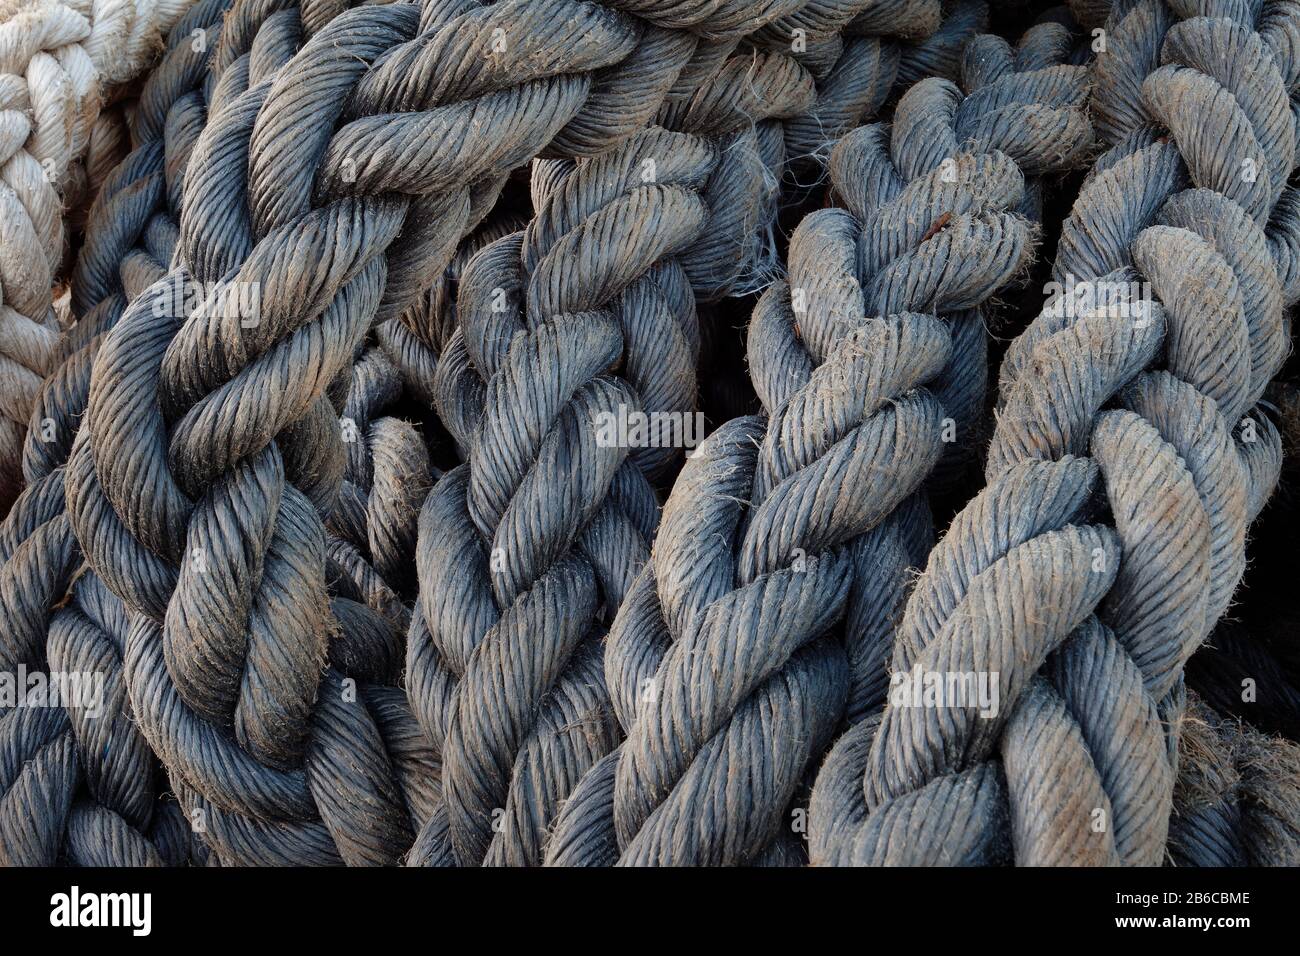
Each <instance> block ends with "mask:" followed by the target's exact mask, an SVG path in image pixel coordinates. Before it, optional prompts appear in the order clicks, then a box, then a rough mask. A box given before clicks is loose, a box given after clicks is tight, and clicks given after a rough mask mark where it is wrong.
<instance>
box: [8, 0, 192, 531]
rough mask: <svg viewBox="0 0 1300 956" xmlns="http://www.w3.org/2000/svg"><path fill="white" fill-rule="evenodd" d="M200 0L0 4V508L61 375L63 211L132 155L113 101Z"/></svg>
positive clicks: (14, 489) (20, 0) (11, 493)
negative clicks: (40, 409) (38, 407)
mask: <svg viewBox="0 0 1300 956" xmlns="http://www.w3.org/2000/svg"><path fill="white" fill-rule="evenodd" d="M192 3H193V0H140V2H131V3H121V2H115V0H95V2H91V0H82V2H76V3H73V2H69V3H63V2H59V0H6V2H5V4H3V6H0V288H2V289H3V297H0V513H3V512H4V511H7V510H8V508H9V506H10V505H11V504H12V502H13V499H14V498H15V497H16V496H17V494H18V492H19V490H20V489H21V487H22V483H21V478H22V476H21V475H20V473H19V470H18V463H19V460H20V449H21V446H22V442H23V429H24V426H25V425H26V424H27V419H28V417H29V416H30V414H31V411H32V408H33V405H34V401H35V397H36V393H37V391H38V390H39V389H40V386H41V381H42V379H44V378H45V377H46V376H47V375H48V374H49V373H50V372H51V371H53V365H54V353H55V348H56V345H55V343H56V341H57V339H58V335H59V332H60V324H59V322H58V319H57V318H56V315H55V310H54V304H55V297H54V295H53V294H52V293H53V290H54V287H55V283H56V281H58V280H59V279H60V278H62V277H63V276H64V275H65V273H64V272H63V266H64V260H65V255H66V252H67V247H68V236H67V234H66V229H65V225H64V218H65V216H66V215H68V214H69V212H73V213H75V212H76V211H77V210H80V209H82V208H84V207H85V206H87V205H89V199H88V197H93V195H94V194H95V193H96V192H97V191H98V190H99V188H100V187H101V185H102V183H103V181H104V180H105V178H106V177H107V176H108V175H109V172H110V170H111V169H112V167H113V166H114V165H115V164H116V163H117V161H118V160H119V159H121V158H122V154H123V153H125V151H126V149H125V146H126V143H127V141H128V139H129V134H128V132H127V130H126V129H125V128H124V125H123V123H124V113H123V110H122V108H121V107H118V106H113V107H112V108H111V109H110V108H108V107H110V106H111V104H112V101H113V99H114V98H115V97H117V96H119V91H120V90H121V88H122V87H123V85H124V84H125V83H127V82H128V81H130V80H132V79H134V78H135V77H137V76H139V75H140V74H141V73H142V72H144V70H145V69H146V68H147V67H149V66H150V65H151V64H152V63H153V62H154V60H155V59H156V57H157V54H158V52H159V51H160V50H161V48H162V45H163V37H165V36H167V35H168V32H169V31H170V30H171V29H172V27H173V26H174V25H175V24H176V23H177V21H178V20H180V19H181V17H182V16H183V15H184V13H185V12H186V10H188V9H189V7H190V6H191V5H192ZM180 36H181V34H179V31H178V33H177V38H178V39H179V38H180Z"/></svg>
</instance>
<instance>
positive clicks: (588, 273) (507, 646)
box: [407, 127, 717, 865]
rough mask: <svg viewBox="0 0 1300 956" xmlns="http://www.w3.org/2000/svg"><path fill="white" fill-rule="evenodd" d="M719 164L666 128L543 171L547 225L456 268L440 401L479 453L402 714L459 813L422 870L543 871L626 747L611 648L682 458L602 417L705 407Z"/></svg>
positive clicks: (429, 579)
mask: <svg viewBox="0 0 1300 956" xmlns="http://www.w3.org/2000/svg"><path fill="white" fill-rule="evenodd" d="M716 162H717V154H716V152H715V150H714V149H713V148H711V147H710V145H709V143H708V142H706V141H705V140H703V139H700V138H698V137H694V136H689V135H686V134H682V133H672V132H668V131H667V130H664V129H661V128H658V127H654V128H651V129H649V130H646V131H645V132H642V133H639V134H637V135H635V136H633V137H631V138H630V139H629V140H628V141H627V142H626V143H625V144H623V145H621V146H619V147H617V148H615V149H614V150H611V151H610V152H608V153H606V154H604V155H602V156H598V157H595V158H592V159H588V160H584V161H581V162H579V163H578V164H576V165H573V164H564V165H554V164H545V163H542V164H538V166H537V167H536V168H535V170H534V176H533V195H534V204H535V206H536V207H537V209H538V215H537V217H536V218H535V219H534V220H533V222H532V223H530V224H529V227H528V229H527V230H526V231H525V232H523V233H520V234H515V235H512V236H507V237H506V238H504V239H502V240H499V241H498V242H495V243H493V244H491V245H489V246H488V247H486V248H485V249H484V250H483V251H482V252H481V253H479V255H477V256H475V257H474V259H472V260H471V261H470V263H469V265H468V266H467V267H466V270H465V272H464V274H463V275H462V277H461V283H460V290H459V298H458V306H457V310H458V315H459V321H460V323H461V328H460V330H459V332H458V336H460V339H459V340H460V341H462V342H463V343H464V347H465V351H466V353H467V355H468V357H469V361H468V362H467V363H465V365H464V366H463V368H464V370H465V371H464V373H463V374H461V376H460V380H459V381H458V382H455V383H449V384H447V385H446V386H445V387H444V388H442V389H440V392H441V393H443V394H448V395H455V396H457V403H456V405H455V406H454V408H452V409H451V412H450V414H445V415H444V421H445V422H446V423H447V424H448V427H449V428H450V429H451V430H452V432H453V433H454V434H455V433H457V432H459V433H460V441H461V444H462V445H463V446H465V447H467V448H468V449H469V455H468V463H467V464H466V465H464V466H461V467H460V468H458V469H455V470H454V471H452V472H450V473H449V474H448V475H447V476H446V477H445V478H444V479H443V481H442V482H441V483H440V484H439V485H438V486H437V487H436V488H435V489H434V491H433V493H432V494H431V495H430V496H429V499H428V501H427V502H426V504H425V508H424V511H423V513H422V515H421V519H420V540H419V547H418V550H417V564H418V567H419V572H420V606H419V609H418V611H417V614H416V616H415V620H414V623H413V626H412V630H411V634H410V638H409V642H408V664H407V683H408V690H409V693H410V696H411V701H412V706H413V708H414V709H415V710H416V712H417V713H418V714H420V718H421V722H422V724H423V725H424V726H425V728H426V732H427V733H428V734H429V737H430V739H431V740H433V741H435V743H436V745H438V746H440V748H441V750H442V756H443V768H444V774H445V775H446V777H445V781H444V792H445V794H446V797H447V817H448V820H447V823H446V824H445V826H444V824H443V823H442V822H441V821H437V822H435V824H434V825H433V826H432V827H431V830H430V834H429V837H430V838H431V837H432V836H433V835H434V834H435V833H437V834H443V833H445V834H446V837H445V840H442V841H440V842H437V843H435V842H433V841H431V839H428V838H422V840H421V846H420V847H419V850H420V853H419V854H418V855H417V856H416V857H415V859H416V860H418V861H419V862H424V863H450V862H458V863H460V864H462V865H465V864H471V863H479V862H483V861H487V862H492V863H538V862H540V861H541V842H542V839H543V837H544V836H545V834H546V831H547V829H548V828H549V826H550V823H551V821H552V820H553V819H554V815H555V813H556V811H557V810H558V806H559V803H560V802H561V801H562V800H563V799H564V798H565V797H566V796H567V795H568V793H569V791H570V790H571V789H572V787H573V785H574V783H576V781H577V779H578V777H579V776H580V775H581V774H582V772H583V771H585V770H586V768H587V767H588V766H590V764H591V762H592V761H593V760H594V759H596V758H597V757H599V756H601V755H602V754H603V753H605V752H607V751H608V750H609V748H610V747H612V746H613V744H614V742H615V741H614V738H613V718H612V715H611V714H610V713H609V710H608V702H607V700H606V695H605V692H604V687H603V682H602V681H601V680H600V651H599V640H600V636H601V633H602V631H603V628H604V627H605V626H607V625H608V621H609V619H610V617H611V616H612V614H613V612H614V611H615V610H616V609H617V608H618V606H619V604H620V603H621V601H622V599H623V596H624V594H625V593H626V591H627V588H628V586H629V585H630V583H631V580H632V577H633V575H634V574H635V573H636V571H637V570H638V569H639V568H640V566H641V564H642V563H644V561H645V557H646V555H647V553H648V546H649V541H650V538H651V535H652V533H653V528H654V524H655V521H656V519H657V511H658V505H657V502H656V500H655V496H654V493H653V491H652V490H651V487H650V484H649V483H648V481H647V479H648V478H649V479H655V478H659V477H662V476H663V475H665V474H666V473H667V472H668V471H669V469H670V468H671V467H672V466H673V465H674V463H675V461H676V459H678V458H679V457H680V453H681V452H680V448H678V447H674V446H673V445H672V444H662V445H661V444H660V443H659V442H658V441H655V442H650V443H647V444H643V445H640V446H638V447H635V448H632V449H629V447H628V443H627V442H626V440H624V439H621V438H620V437H619V436H618V435H617V434H614V435H611V436H610V440H600V439H599V438H598V436H597V434H596V429H595V427H594V425H595V423H597V422H600V421H601V420H602V419H605V420H606V421H608V422H610V423H617V422H620V421H627V420H629V419H634V418H635V416H637V415H641V414H645V413H650V412H653V413H655V414H660V413H663V412H668V413H672V414H675V415H677V416H679V417H685V416H689V415H691V413H692V412H693V410H694V407H695V365H696V355H697V352H698V348H699V330H698V328H697V327H696V324H695V322H696V318H695V301H694V296H693V294H692V291H691V285H690V282H689V279H688V278H687V275H686V272H685V270H684V269H683V267H682V264H681V262H680V261H679V259H678V258H677V257H678V255H680V254H681V253H682V250H684V249H686V248H688V247H689V246H690V244H691V243H693V242H694V241H695V240H696V239H697V238H698V236H699V235H700V233H701V231H702V230H703V228H704V226H705V222H706V220H707V217H708V215H709V213H708V207H707V206H706V204H705V201H704V198H703V195H702V194H703V192H704V189H705V186H706V183H707V182H708V181H709V176H710V173H711V172H712V171H713V168H714V166H715V164H716ZM646 170H653V171H654V175H653V178H651V179H649V180H647V178H646V176H645V172H646ZM454 367H455V366H454V365H453V364H452V363H450V362H448V363H444V365H443V366H442V369H441V372H442V373H443V374H446V373H447V372H448V371H449V370H450V369H452V368H454ZM611 370H612V371H615V372H617V375H610V374H609V372H610V371H611ZM539 386H540V392H539ZM476 413H477V414H478V415H479V416H481V417H478V418H476V419H475V418H472V416H474V415H475V414H476ZM453 695H454V696H453ZM494 768H495V769H494Z"/></svg>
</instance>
